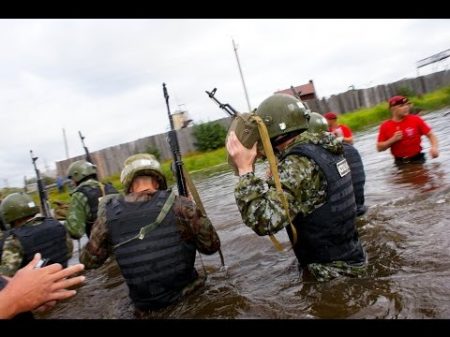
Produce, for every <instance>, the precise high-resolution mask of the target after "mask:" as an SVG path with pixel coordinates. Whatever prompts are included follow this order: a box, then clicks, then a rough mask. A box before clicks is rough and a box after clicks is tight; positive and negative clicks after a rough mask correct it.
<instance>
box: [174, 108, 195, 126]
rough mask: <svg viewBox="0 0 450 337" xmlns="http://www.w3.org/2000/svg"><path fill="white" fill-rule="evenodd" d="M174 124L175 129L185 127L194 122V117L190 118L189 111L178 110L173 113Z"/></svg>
mask: <svg viewBox="0 0 450 337" xmlns="http://www.w3.org/2000/svg"><path fill="white" fill-rule="evenodd" d="M172 119H173V126H174V128H175V130H178V129H183V128H185V127H187V126H189V124H190V123H191V122H192V119H189V115H188V113H187V111H182V110H177V111H175V112H174V113H173V114H172Z"/></svg>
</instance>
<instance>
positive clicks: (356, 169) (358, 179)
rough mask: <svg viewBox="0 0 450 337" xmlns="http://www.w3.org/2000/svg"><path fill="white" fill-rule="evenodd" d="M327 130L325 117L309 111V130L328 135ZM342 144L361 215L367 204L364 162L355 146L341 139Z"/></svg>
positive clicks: (357, 210)
mask: <svg viewBox="0 0 450 337" xmlns="http://www.w3.org/2000/svg"><path fill="white" fill-rule="evenodd" d="M327 130H328V125H327V120H326V118H325V117H324V116H322V115H321V114H319V113H317V112H311V118H310V120H309V131H310V132H314V133H319V134H321V135H322V136H323V137H328V136H327V134H326V133H327ZM342 146H343V147H344V157H345V159H347V162H348V165H349V166H350V170H351V173H352V183H353V192H354V193H355V202H356V216H361V215H364V213H366V212H367V206H365V205H364V199H365V198H364V184H365V183H366V173H365V172H364V164H363V162H362V159H361V155H360V154H359V151H358V150H357V149H356V147H354V146H353V145H351V144H350V143H347V142H345V141H342Z"/></svg>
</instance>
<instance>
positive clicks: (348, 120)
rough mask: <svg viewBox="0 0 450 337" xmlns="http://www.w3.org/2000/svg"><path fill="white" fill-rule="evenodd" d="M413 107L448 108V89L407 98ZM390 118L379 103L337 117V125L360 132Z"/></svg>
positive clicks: (386, 108) (449, 91) (387, 111)
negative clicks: (346, 126)
mask: <svg viewBox="0 0 450 337" xmlns="http://www.w3.org/2000/svg"><path fill="white" fill-rule="evenodd" d="M408 98H409V99H410V101H411V102H412V103H413V107H416V108H418V109H419V110H436V109H440V108H443V107H445V106H450V87H445V88H442V89H440V90H436V91H433V92H431V93H428V94H424V95H421V96H420V97H411V96H409V97H408ZM389 118H391V113H390V112H389V108H388V105H387V102H383V103H379V104H378V105H375V106H373V107H371V108H364V109H359V110H355V111H352V112H349V113H346V114H343V115H341V116H339V123H341V124H346V125H348V126H349V127H350V129H352V131H360V130H364V129H367V128H369V127H371V126H374V125H377V124H379V123H380V122H381V121H383V120H386V119H389Z"/></svg>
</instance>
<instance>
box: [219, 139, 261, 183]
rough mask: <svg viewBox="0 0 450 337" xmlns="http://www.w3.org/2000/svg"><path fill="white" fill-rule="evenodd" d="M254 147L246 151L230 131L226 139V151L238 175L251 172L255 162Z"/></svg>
mask: <svg viewBox="0 0 450 337" xmlns="http://www.w3.org/2000/svg"><path fill="white" fill-rule="evenodd" d="M256 145H257V143H255V144H254V145H253V147H252V148H251V149H247V148H246V147H245V146H244V145H242V143H241V142H240V141H239V139H238V138H237V136H236V134H235V133H234V131H231V132H230V133H229V135H228V139H227V144H226V146H227V151H228V154H229V156H230V157H231V159H232V160H233V162H234V164H235V165H236V167H237V168H238V171H239V175H243V174H246V173H249V172H253V163H254V162H255V160H256Z"/></svg>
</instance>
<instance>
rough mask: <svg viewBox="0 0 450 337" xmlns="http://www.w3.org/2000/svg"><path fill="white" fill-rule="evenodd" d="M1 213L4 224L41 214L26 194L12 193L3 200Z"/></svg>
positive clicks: (0, 206)
mask: <svg viewBox="0 0 450 337" xmlns="http://www.w3.org/2000/svg"><path fill="white" fill-rule="evenodd" d="M0 212H1V215H2V218H3V222H4V223H8V224H9V223H11V222H12V221H15V220H19V219H22V218H25V217H27V216H33V215H35V214H37V213H39V206H37V205H36V204H35V203H34V201H33V199H32V198H31V197H30V196H29V195H28V194H26V193H25V192H19V193H12V194H10V195H8V196H7V197H6V198H5V199H3V201H2V203H1V205H0Z"/></svg>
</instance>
